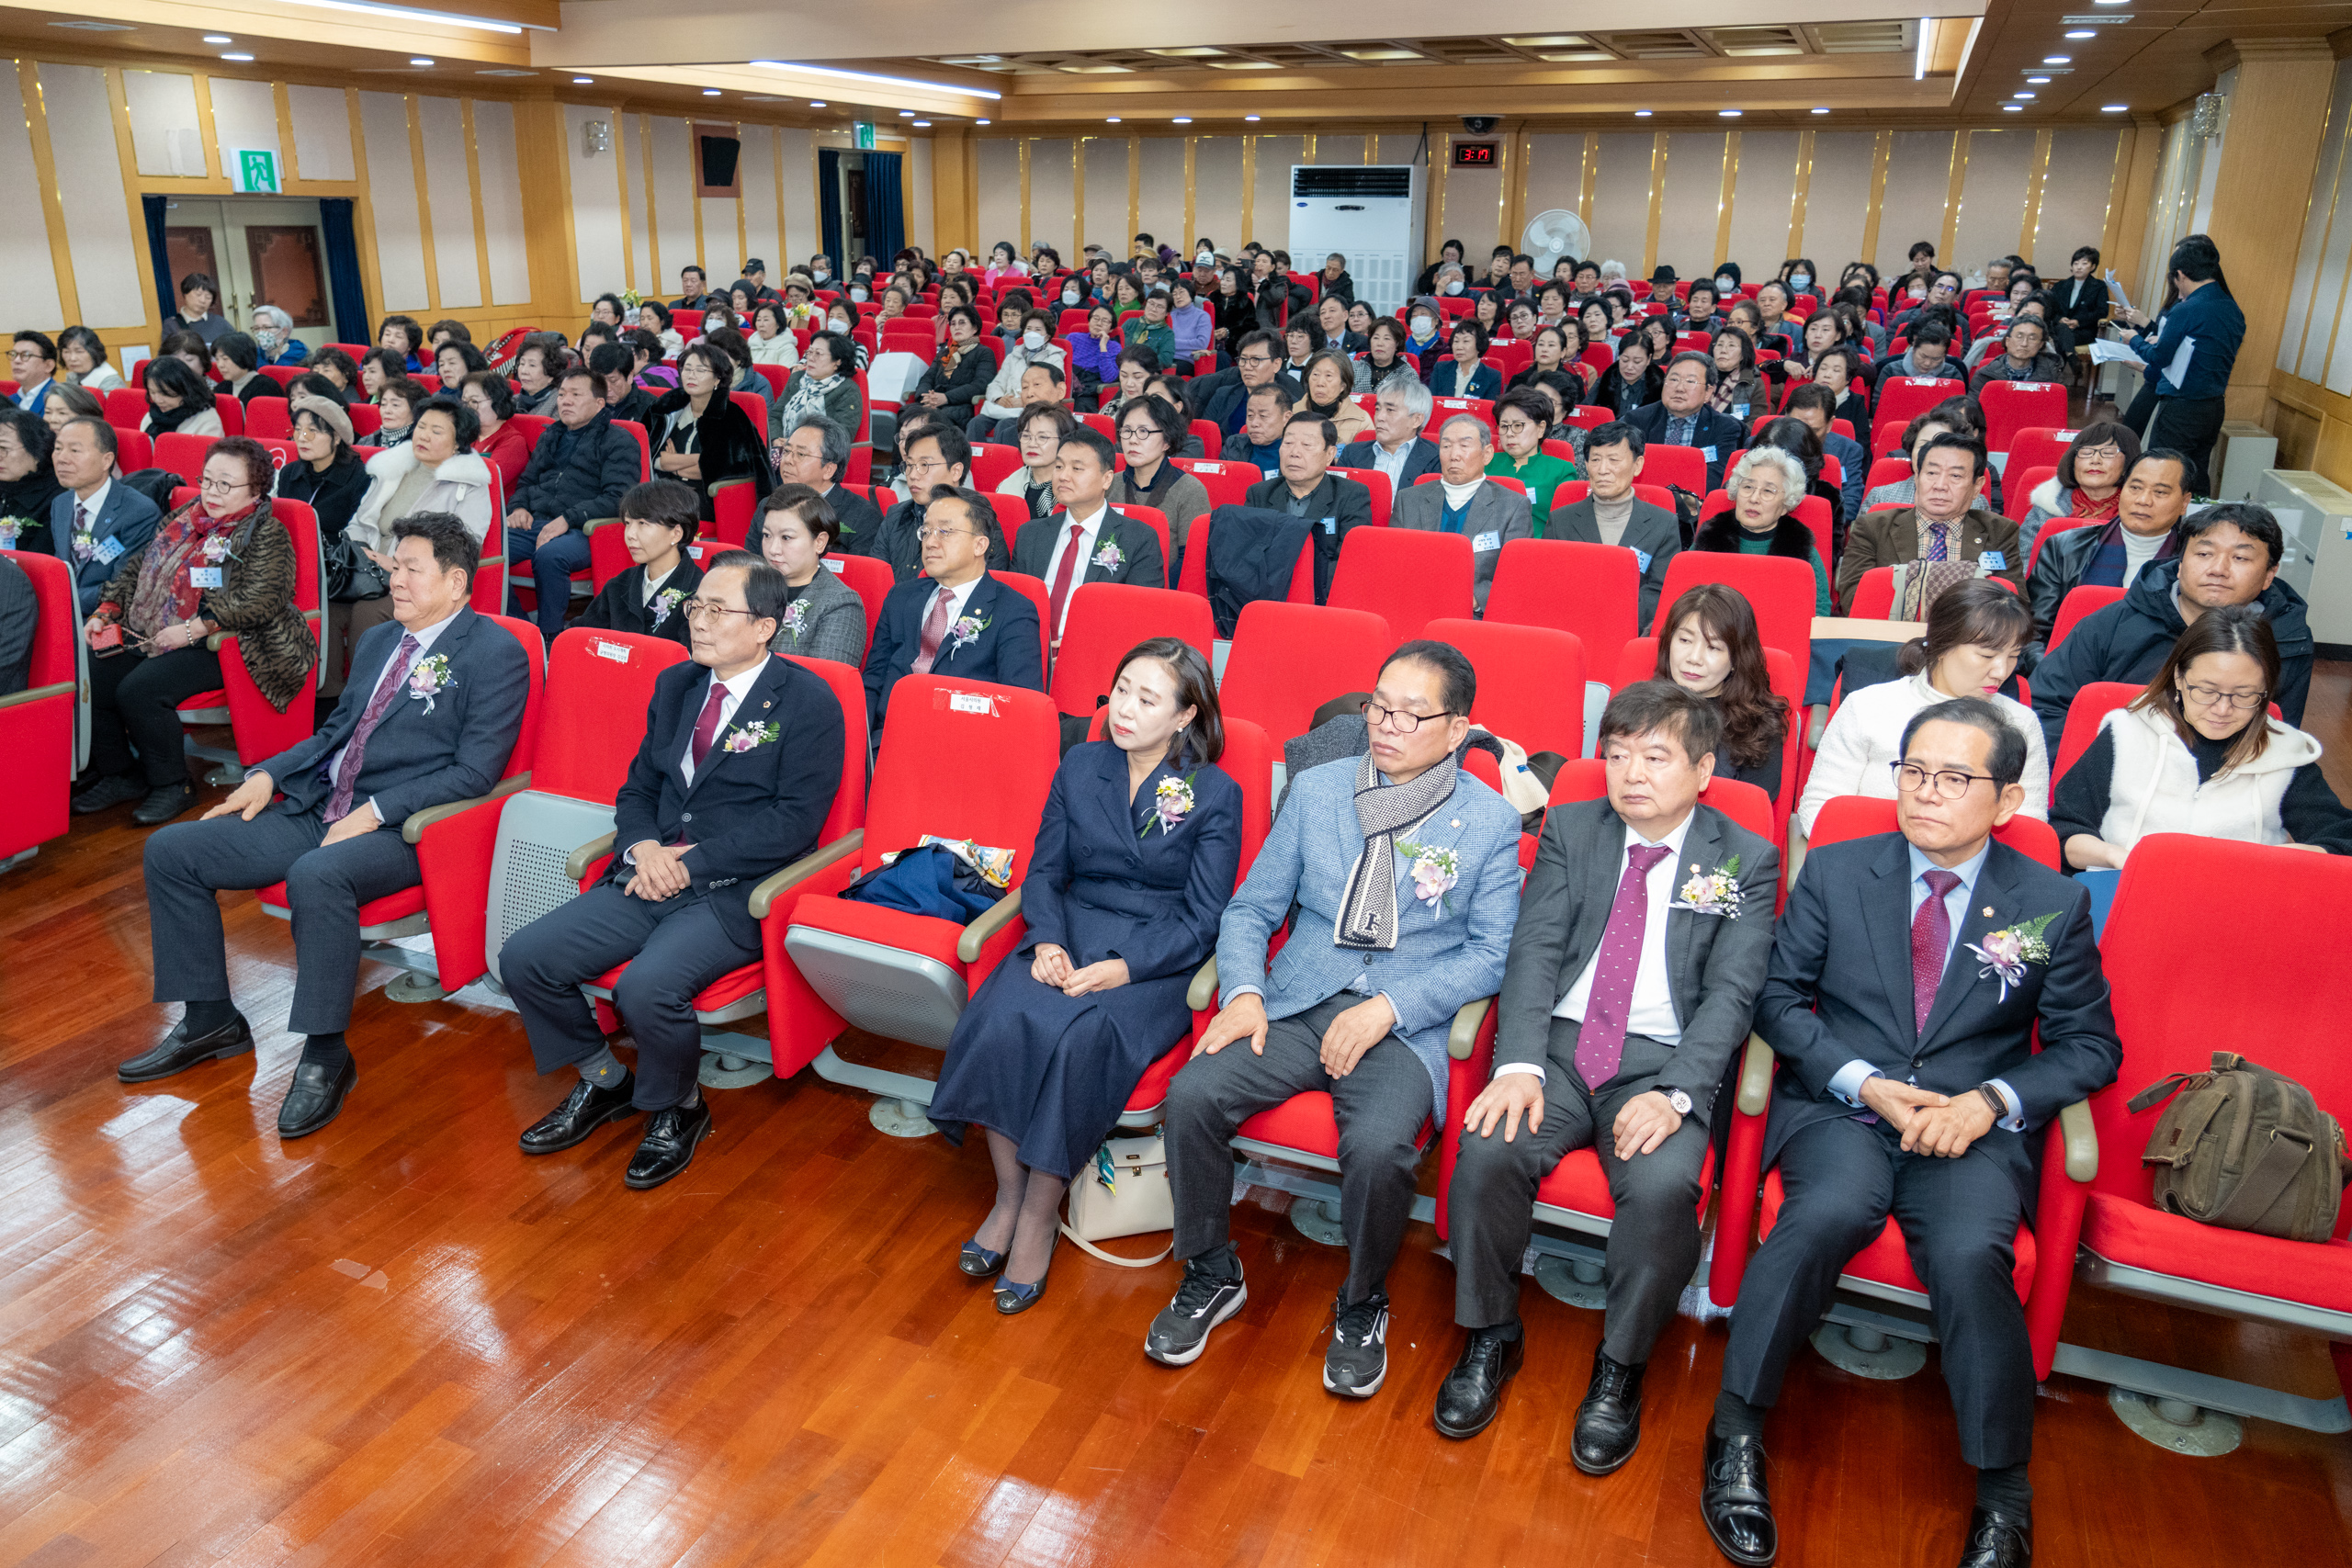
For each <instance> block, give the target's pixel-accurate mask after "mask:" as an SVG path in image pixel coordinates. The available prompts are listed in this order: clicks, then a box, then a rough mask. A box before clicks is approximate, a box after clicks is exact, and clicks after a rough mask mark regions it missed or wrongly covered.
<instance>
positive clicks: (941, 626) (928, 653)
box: [908, 588, 956, 675]
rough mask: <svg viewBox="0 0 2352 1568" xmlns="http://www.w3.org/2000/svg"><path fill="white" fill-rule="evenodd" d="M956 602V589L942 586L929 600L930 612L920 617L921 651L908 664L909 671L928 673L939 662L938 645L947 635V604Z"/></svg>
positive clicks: (918, 673)
mask: <svg viewBox="0 0 2352 1568" xmlns="http://www.w3.org/2000/svg"><path fill="white" fill-rule="evenodd" d="M955 602H956V591H955V590H954V589H952V588H943V589H941V590H940V591H939V596H938V597H937V598H935V599H933V601H932V602H931V613H930V614H928V615H924V616H923V618H922V652H920V653H918V654H916V655H915V661H914V662H913V663H912V664H911V665H909V666H908V670H909V672H910V673H912V674H916V675H928V674H930V673H931V667H932V666H933V664H936V663H938V662H939V645H940V643H941V642H942V641H944V640H945V638H946V637H947V606H948V605H950V604H954V603H955Z"/></svg>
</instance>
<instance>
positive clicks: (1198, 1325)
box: [1143, 1258, 1250, 1367]
mask: <svg viewBox="0 0 2352 1568" xmlns="http://www.w3.org/2000/svg"><path fill="white" fill-rule="evenodd" d="M1249 1300H1250V1287H1249V1286H1248V1285H1247V1284H1245V1283H1243V1282H1242V1280H1240V1279H1238V1277H1237V1278H1235V1279H1231V1280H1226V1279H1220V1278H1218V1277H1217V1276H1216V1275H1214V1274H1206V1273H1203V1272H1202V1271H1201V1269H1200V1268H1199V1266H1198V1265H1197V1264H1196V1263H1195V1262H1194V1261H1193V1259H1191V1258H1186V1259H1185V1260H1184V1282H1183V1283H1182V1284H1181V1285H1178V1286H1177V1287H1176V1299H1175V1300H1174V1301H1172V1302H1170V1303H1168V1304H1167V1305H1166V1306H1164V1307H1162V1308H1161V1309H1160V1312H1159V1316H1158V1317H1155V1318H1153V1319H1152V1320H1151V1327H1150V1329H1149V1330H1148V1331H1147V1332H1146V1333H1145V1335H1144V1337H1143V1353H1144V1354H1145V1355H1147V1356H1148V1357H1150V1358H1151V1359H1153V1360H1155V1361H1158V1362H1159V1364H1160V1365H1161V1366H1163V1367H1189V1366H1191V1365H1192V1364H1193V1362H1194V1361H1197V1360H1199V1359H1201V1352H1202V1351H1204V1350H1205V1349H1207V1348H1208V1345H1209V1330H1210V1329H1212V1328H1215V1327H1216V1325H1218V1324H1220V1323H1223V1322H1224V1321H1225V1320H1226V1319H1227V1318H1228V1317H1231V1316H1232V1315H1233V1314H1235V1313H1237V1312H1239V1311H1240V1310H1241V1308H1242V1306H1243V1305H1244V1304H1245V1303H1247V1302H1248V1301H1249Z"/></svg>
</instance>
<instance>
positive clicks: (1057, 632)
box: [1050, 523, 1086, 642]
mask: <svg viewBox="0 0 2352 1568" xmlns="http://www.w3.org/2000/svg"><path fill="white" fill-rule="evenodd" d="M1085 537H1086V525H1084V524H1082V523H1073V524H1071V525H1069V544H1067V545H1065V546H1063V547H1062V563H1061V565H1059V566H1057V567H1056V568H1055V569H1054V586H1053V588H1052V589H1051V590H1050V598H1051V604H1052V614H1053V617H1054V640H1055V641H1056V642H1059V641H1061V640H1062V608H1063V606H1065V605H1067V604H1069V590H1070V581H1071V580H1072V579H1073V578H1075V577H1076V576H1077V575H1078V570H1079V568H1078V552H1079V541H1080V540H1081V539H1083V538H1085Z"/></svg>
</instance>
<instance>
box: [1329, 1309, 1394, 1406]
mask: <svg viewBox="0 0 2352 1568" xmlns="http://www.w3.org/2000/svg"><path fill="white" fill-rule="evenodd" d="M1387 1377H1388V1293H1387V1292H1385V1291H1382V1292H1375V1293H1374V1294H1373V1295H1371V1296H1369V1297H1367V1298H1366V1299H1364V1300H1363V1301H1360V1302H1358V1303H1355V1304H1354V1305H1352V1306H1351V1305H1349V1304H1348V1303H1345V1302H1341V1303H1339V1304H1338V1321H1337V1322H1335V1323H1333V1324H1332V1325H1331V1348H1329V1349H1328V1350H1326V1351H1324V1352H1323V1386H1324V1388H1325V1389H1326V1390H1327V1391H1329V1392H1330V1393H1336V1394H1339V1395H1340V1396H1341V1397H1342V1398H1346V1399H1370V1398H1371V1397H1372V1396H1373V1395H1374V1394H1375V1393H1379V1392H1380V1385H1381V1383H1382V1382H1385V1381H1386V1379H1387Z"/></svg>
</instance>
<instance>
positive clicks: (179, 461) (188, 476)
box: [155, 430, 212, 488]
mask: <svg viewBox="0 0 2352 1568" xmlns="http://www.w3.org/2000/svg"><path fill="white" fill-rule="evenodd" d="M211 446H212V437H210V436H209V435H190V434H188V433H187V432H186V431H184V430H174V431H169V432H166V433H165V434H162V435H158V436H156V437H155V467H157V468H167V469H169V470H170V471H171V472H173V473H175V474H177V475H178V476H179V477H180V481H181V482H182V483H184V484H186V485H188V486H189V487H191V488H193V487H194V486H195V484H196V481H197V479H198V477H199V476H200V475H202V474H203V472H204V454H205V453H206V452H207V451H209V449H210V448H211Z"/></svg>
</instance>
